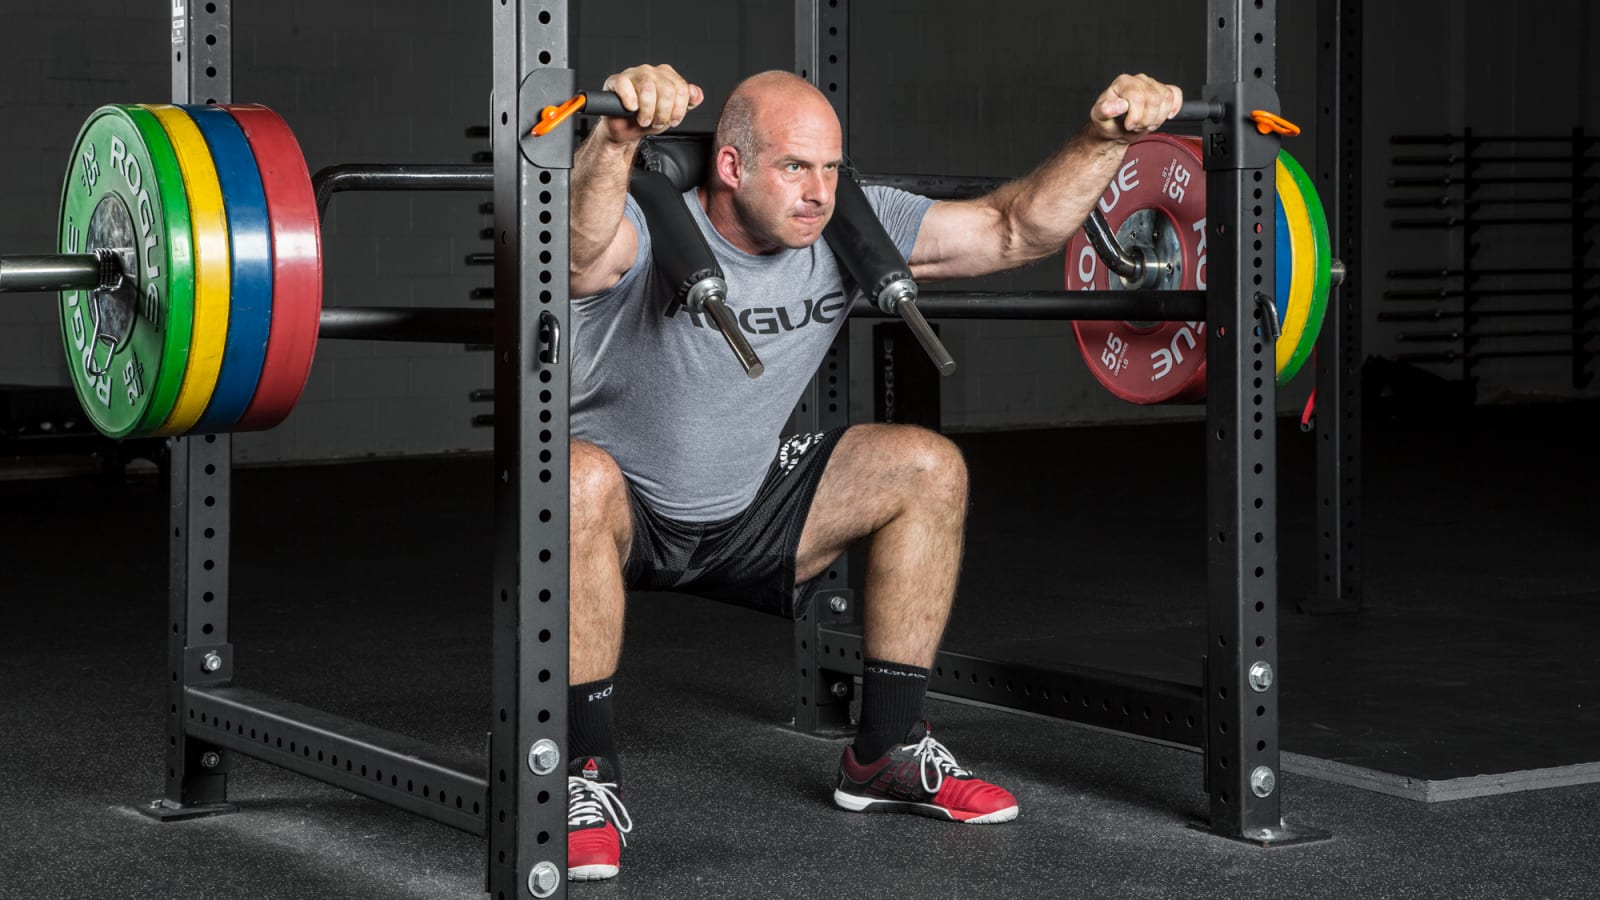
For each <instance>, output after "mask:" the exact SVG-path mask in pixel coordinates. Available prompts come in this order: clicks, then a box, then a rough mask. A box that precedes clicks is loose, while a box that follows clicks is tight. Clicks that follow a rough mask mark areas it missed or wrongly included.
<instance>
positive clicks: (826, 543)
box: [796, 424, 967, 668]
mask: <svg viewBox="0 0 1600 900" xmlns="http://www.w3.org/2000/svg"><path fill="white" fill-rule="evenodd" d="M966 514H967V468H966V463H965V461H964V460H963V459H962V457H961V451H960V450H959V449H957V448H956V446H955V445H954V444H952V443H951V442H950V441H949V440H948V439H946V438H945V437H943V436H942V435H939V434H937V433H935V432H932V431H928V430H926V429H923V428H916V427H913V426H907V425H883V424H873V425H857V426H854V427H852V428H851V429H850V430H849V431H847V432H845V434H844V436H843V437H841V438H840V439H839V444H838V446H836V447H835V448H834V451H833V455H832V456H831V457H830V458H829V460H828V467H827V469H826V470H825V471H824V472H823V475H822V482H821V483H820V484H819V485H818V487H817V493H816V496H815V498H814V499H813V500H812V503H811V511H810V513H809V515H808V516H807V518H806V525H805V530H804V531H803V532H802V533H801V537H800V550H799V553H798V561H797V566H796V568H797V571H796V578H797V580H799V581H805V580H807V579H809V578H812V577H815V576H816V575H818V574H821V573H822V571H823V570H824V569H826V568H827V566H828V564H829V563H830V562H832V561H833V559H834V558H835V557H836V556H838V555H839V554H840V553H842V552H843V551H844V550H845V549H846V548H847V547H848V546H849V545H850V544H851V543H852V542H854V541H855V540H857V539H860V538H863V537H867V538H868V545H867V547H868V550H867V577H866V598H865V601H864V603H863V604H862V609H863V624H864V628H865V634H864V643H863V647H862V650H863V655H864V656H866V657H869V658H874V659H881V660H886V661H889V662H896V663H903V664H906V665H912V666H919V667H922V668H928V667H929V666H931V665H932V664H933V658H934V654H935V653H936V652H937V651H938V647H939V640H940V638H941V637H942V636H943V634H944V627H945V622H946V621H947V620H948V618H949V615H950V607H951V604H952V603H953V602H954V599H955V587H956V576H957V574H958V572H959V571H960V567H961V544H962V536H963V531H964V527H965V524H966Z"/></svg>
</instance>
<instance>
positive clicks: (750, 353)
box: [704, 297, 767, 378]
mask: <svg viewBox="0 0 1600 900" xmlns="http://www.w3.org/2000/svg"><path fill="white" fill-rule="evenodd" d="M704 308H705V311H706V312H707V313H708V314H710V316H711V321H712V322H713V323H714V324H715V325H716V326H717V330H718V331H720V332H722V336H723V338H724V339H726V340H727V342H728V346H729V347H730V348H732V350H733V355H734V356H737V357H738V358H739V365H741V366H743V367H744V373H745V374H746V375H748V376H750V377H751V378H759V377H761V373H762V372H765V371H766V370H767V367H766V365H765V364H763V363H762V362H761V359H760V358H759V357H757V356H756V351H755V348H754V347H751V346H750V342H749V341H747V340H745V336H744V332H742V331H740V330H739V321H738V319H736V318H734V315H733V312H732V310H730V309H728V304H727V303H725V302H724V301H723V300H722V298H721V297H711V298H708V299H707V300H706V301H705V303H704Z"/></svg>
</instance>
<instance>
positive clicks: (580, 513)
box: [568, 440, 633, 684]
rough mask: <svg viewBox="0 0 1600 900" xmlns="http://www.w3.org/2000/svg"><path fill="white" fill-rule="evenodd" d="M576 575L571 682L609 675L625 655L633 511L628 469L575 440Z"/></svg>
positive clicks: (573, 531) (571, 568) (572, 571)
mask: <svg viewBox="0 0 1600 900" xmlns="http://www.w3.org/2000/svg"><path fill="white" fill-rule="evenodd" d="M571 448H572V449H571V460H572V469H571V473H572V474H571V485H572V494H571V496H572V500H571V514H572V519H571V523H572V524H571V534H572V541H571V548H572V549H571V556H570V557H569V560H568V566H569V571H570V578H571V589H570V592H569V593H570V600H569V610H570V625H569V633H570V639H569V645H568V646H569V653H570V658H569V661H568V673H569V679H570V683H571V684H584V683H586V682H591V681H599V680H600V679H603V678H609V677H611V675H612V674H613V673H615V672H616V670H617V661H618V659H619V658H620V657H621V655H622V617H623V606H624V596H625V595H624V589H623V584H622V565H623V563H625V562H626V561H627V558H628V549H629V547H630V546H631V543H632V540H633V515H632V512H631V511H630V510H629V508H628V488H627V484H626V483H625V482H624V480H623V476H622V470H621V469H619V468H617V464H616V462H615V461H614V460H612V458H611V456H610V455H609V454H607V453H606V452H605V451H604V450H601V449H600V448H598V447H596V446H595V445H593V444H590V443H588V442H586V441H578V440H574V441H573V442H572V444H571Z"/></svg>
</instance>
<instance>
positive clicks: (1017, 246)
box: [988, 128, 1127, 263]
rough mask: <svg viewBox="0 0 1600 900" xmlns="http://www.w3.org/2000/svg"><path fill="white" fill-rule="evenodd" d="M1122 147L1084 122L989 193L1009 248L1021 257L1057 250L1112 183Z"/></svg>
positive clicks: (1024, 259)
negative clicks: (1049, 151)
mask: <svg viewBox="0 0 1600 900" xmlns="http://www.w3.org/2000/svg"><path fill="white" fill-rule="evenodd" d="M1126 150H1127V145H1126V144H1124V143H1121V142H1119V141H1112V140H1106V139H1104V138H1102V137H1098V136H1096V135H1094V134H1093V133H1092V132H1091V130H1090V129H1087V128H1086V129H1084V131H1082V132H1080V133H1079V134H1078V135H1076V136H1075V137H1073V138H1072V139H1071V140H1069V141H1067V143H1065V144H1063V145H1062V146H1061V148H1060V149H1058V150H1057V151H1056V152H1055V153H1054V154H1052V155H1051V156H1050V158H1049V159H1047V160H1045V161H1044V162H1043V163H1042V164H1040V165H1039V167H1038V168H1036V169H1034V170H1033V171H1032V172H1030V173H1028V174H1027V175H1025V176H1023V177H1022V178H1019V179H1017V180H1016V181H1012V182H1009V183H1007V184H1005V185H1003V186H1001V187H1000V188H998V189H997V190H995V192H994V193H993V194H991V195H989V198H988V202H989V203H990V204H991V205H993V206H994V208H995V210H996V211H997V212H998V213H999V215H1000V222H1001V228H1002V229H1003V230H1004V233H1005V235H1006V239H1005V244H1006V247H1007V254H1008V255H1010V256H1012V257H1013V258H1014V260H1015V262H1017V263H1023V262H1031V261H1033V260H1036V259H1042V258H1044V257H1046V256H1049V255H1050V254H1051V253H1054V252H1056V251H1058V250H1060V249H1061V248H1062V246H1063V245H1064V244H1066V241H1067V238H1069V237H1070V236H1071V235H1072V233H1073V232H1074V231H1076V230H1077V229H1078V226H1080V225H1081V224H1083V220H1084V219H1085V218H1086V217H1088V215H1089V212H1090V210H1092V209H1093V208H1094V204H1095V203H1096V202H1097V201H1098V200H1099V199H1100V195H1101V194H1102V193H1103V192H1104V191H1105V189H1106V185H1107V184H1110V183H1111V179H1112V178H1113V177H1114V176H1115V175H1116V173H1117V168H1118V167H1119V166H1121V165H1122V160H1123V156H1124V153H1125V152H1126Z"/></svg>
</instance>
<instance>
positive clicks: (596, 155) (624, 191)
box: [568, 132, 639, 275]
mask: <svg viewBox="0 0 1600 900" xmlns="http://www.w3.org/2000/svg"><path fill="white" fill-rule="evenodd" d="M638 149H639V144H638V142H631V143H625V144H619V143H615V142H613V141H611V140H609V139H607V138H606V137H605V136H604V135H602V134H601V133H599V132H596V133H594V134H591V135H590V136H589V139H588V140H586V141H584V142H583V144H582V146H580V147H579V148H578V152H577V153H575V154H574V155H573V159H572V182H571V184H572V207H571V210H570V212H569V215H570V218H571V238H570V241H571V243H570V245H569V248H568V254H569V256H568V259H569V263H570V268H571V270H572V272H573V274H575V275H577V274H583V273H586V272H588V271H589V269H590V267H592V266H593V265H594V264H595V263H596V262H597V261H599V259H600V258H601V256H603V255H604V254H605V251H606V250H607V248H609V247H610V246H611V243H612V241H614V240H615V239H616V237H617V229H618V228H619V227H620V226H621V224H622V209H623V206H624V204H625V203H626V202H627V196H628V173H629V171H630V170H631V169H632V167H633V155H634V153H635V152H637V150H638Z"/></svg>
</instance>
